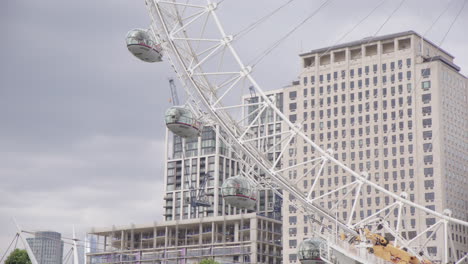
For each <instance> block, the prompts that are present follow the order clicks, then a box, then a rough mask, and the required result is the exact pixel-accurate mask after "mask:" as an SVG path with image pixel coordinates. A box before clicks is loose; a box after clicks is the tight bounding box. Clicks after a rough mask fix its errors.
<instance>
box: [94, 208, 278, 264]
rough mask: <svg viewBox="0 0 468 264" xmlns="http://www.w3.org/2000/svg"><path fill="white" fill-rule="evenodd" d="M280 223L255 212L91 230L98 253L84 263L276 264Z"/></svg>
mask: <svg viewBox="0 0 468 264" xmlns="http://www.w3.org/2000/svg"><path fill="white" fill-rule="evenodd" d="M281 231H282V229H281V221H279V220H274V219H271V218H268V217H264V216H259V215H257V214H256V213H248V214H241V215H225V216H211V217H204V218H199V219H184V220H171V221H163V222H160V223H151V224H147V225H131V226H123V227H112V228H102V229H92V230H91V232H90V233H89V234H88V236H91V237H94V239H96V241H97V243H96V244H97V246H98V250H96V251H95V252H94V253H88V254H87V263H90V264H100V263H122V262H125V263H147V264H150V263H154V264H160V263H167V264H180V263H184V264H192V263H193V264H195V263H199V262H200V261H201V260H202V259H214V260H215V261H218V262H219V263H271V264H280V263H281V259H282V251H281V236H282V233H281Z"/></svg>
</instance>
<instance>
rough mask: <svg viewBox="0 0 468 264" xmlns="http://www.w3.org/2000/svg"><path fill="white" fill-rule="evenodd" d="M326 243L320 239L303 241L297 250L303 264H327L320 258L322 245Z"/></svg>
mask: <svg viewBox="0 0 468 264" xmlns="http://www.w3.org/2000/svg"><path fill="white" fill-rule="evenodd" d="M324 242H325V241H324V240H323V239H320V238H308V239H306V240H304V241H302V242H301V244H300V245H299V248H298V250H297V257H298V258H299V261H300V262H301V264H325V262H324V261H322V259H321V258H320V245H321V244H322V243H324Z"/></svg>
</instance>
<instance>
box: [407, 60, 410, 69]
mask: <svg viewBox="0 0 468 264" xmlns="http://www.w3.org/2000/svg"><path fill="white" fill-rule="evenodd" d="M410 66H411V59H406V67H408V68H409V67H410Z"/></svg>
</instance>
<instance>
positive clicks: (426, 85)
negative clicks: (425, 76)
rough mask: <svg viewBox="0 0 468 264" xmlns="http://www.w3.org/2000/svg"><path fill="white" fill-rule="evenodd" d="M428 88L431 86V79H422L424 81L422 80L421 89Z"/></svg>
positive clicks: (425, 89)
mask: <svg viewBox="0 0 468 264" xmlns="http://www.w3.org/2000/svg"><path fill="white" fill-rule="evenodd" d="M429 88H431V81H424V82H422V89H423V90H424V91H427V90H429Z"/></svg>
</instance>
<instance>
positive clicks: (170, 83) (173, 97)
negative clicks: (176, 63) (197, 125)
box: [169, 78, 179, 105]
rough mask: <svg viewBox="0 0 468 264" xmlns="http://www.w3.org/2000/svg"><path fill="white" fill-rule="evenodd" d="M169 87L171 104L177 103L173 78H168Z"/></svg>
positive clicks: (177, 97) (177, 98)
mask: <svg viewBox="0 0 468 264" xmlns="http://www.w3.org/2000/svg"><path fill="white" fill-rule="evenodd" d="M169 87H170V88H171V100H172V105H179V96H178V95H177V89H176V86H175V83H174V79H173V78H169Z"/></svg>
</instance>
